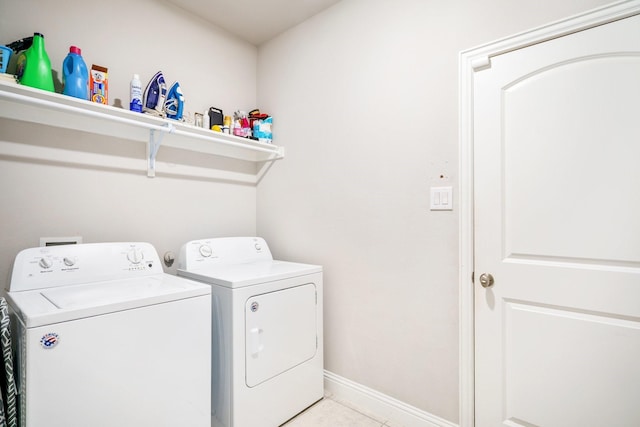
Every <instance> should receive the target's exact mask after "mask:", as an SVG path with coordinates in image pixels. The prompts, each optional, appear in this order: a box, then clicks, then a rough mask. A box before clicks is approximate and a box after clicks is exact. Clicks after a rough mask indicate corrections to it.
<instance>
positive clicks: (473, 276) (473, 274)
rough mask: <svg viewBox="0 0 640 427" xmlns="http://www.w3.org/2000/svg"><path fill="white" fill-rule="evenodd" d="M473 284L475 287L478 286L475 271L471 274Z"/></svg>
mask: <svg viewBox="0 0 640 427" xmlns="http://www.w3.org/2000/svg"><path fill="white" fill-rule="evenodd" d="M471 283H473V284H474V285H475V284H476V272H475V271H472V272H471Z"/></svg>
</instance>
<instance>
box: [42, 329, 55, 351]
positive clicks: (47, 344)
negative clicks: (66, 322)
mask: <svg viewBox="0 0 640 427" xmlns="http://www.w3.org/2000/svg"><path fill="white" fill-rule="evenodd" d="M58 341H59V340H58V334H56V333H55V332H49V333H48V334H46V335H44V336H43V337H42V338H40V345H41V346H42V348H53V347H55V346H56V345H58Z"/></svg>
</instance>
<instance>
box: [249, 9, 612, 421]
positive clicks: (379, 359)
mask: <svg viewBox="0 0 640 427" xmlns="http://www.w3.org/2000/svg"><path fill="white" fill-rule="evenodd" d="M606 3H608V2H607V1H602V0H563V1H557V0H543V1H532V0H529V1H519V2H514V1H510V0H484V1H482V2H478V1H473V0H458V1H449V2H444V1H439V2H436V1H425V0H398V1H393V2H391V1H385V0H343V1H342V2H340V3H338V4H337V5H335V6H334V7H332V8H331V9H329V10H327V11H325V12H324V13H321V14H320V15H317V16H315V17H314V18H312V19H310V20H308V21H307V22H305V23H303V24H301V25H299V26H298V27H296V28H294V29H292V30H290V31H288V32H286V33H284V34H282V35H281V36H279V37H277V38H276V39H274V40H272V41H270V42H268V43H267V44H265V45H263V46H261V47H260V50H259V61H258V101H259V104H260V107H261V108H262V109H264V110H266V111H269V112H270V113H272V114H273V115H274V117H275V118H274V138H275V140H276V143H278V144H281V145H284V146H285V147H286V150H287V152H286V153H287V157H286V160H285V161H284V162H280V163H278V164H276V165H275V166H274V167H273V168H272V170H271V171H270V173H269V175H268V179H265V180H263V182H262V183H261V184H260V186H259V188H258V232H259V233H260V234H261V235H262V236H263V237H265V238H266V239H267V241H269V242H271V243H270V244H271V246H272V250H273V251H274V253H275V254H276V255H277V256H279V257H281V258H289V259H294V260H299V261H305V262H313V263H320V264H323V265H324V268H325V270H324V271H325V302H324V307H325V313H324V315H325V367H326V369H327V370H329V371H331V372H333V373H336V374H338V375H340V376H342V377H346V378H348V379H350V380H352V381H355V382H357V383H360V384H363V385H365V386H367V387H370V388H372V389H375V390H378V391H380V392H382V393H384V394H387V395H389V396H391V397H394V398H396V399H399V400H401V401H403V402H406V403H408V404H410V405H413V406H415V407H417V408H419V409H421V410H423V411H426V412H428V413H431V414H434V415H437V416H439V417H442V418H445V419H447V420H451V421H453V422H456V421H457V420H458V276H457V274H458V273H457V268H458V219H457V215H458V212H457V206H458V205H457V185H458V181H457V176H458V170H457V162H458V145H457V144H458V132H457V129H458V104H457V99H458V90H457V89H458V88H457V82H458V74H457V73H458V68H457V67H458V53H459V52H460V51H461V50H464V49H467V48H471V47H475V46H477V45H479V44H483V43H486V42H490V41H493V40H495V39H498V38H502V37H506V36H509V35H511V34H513V33H516V32H521V31H525V30H528V29H530V28H533V27H536V26H539V25H542V24H546V23H549V22H551V21H554V20H557V19H561V18H564V17H566V16H569V15H572V14H575V13H579V12H582V11H585V10H588V9H591V8H594V7H596V6H599V5H602V4H606ZM439 185H452V186H453V187H454V211H453V212H432V211H430V210H429V187H430V186H439Z"/></svg>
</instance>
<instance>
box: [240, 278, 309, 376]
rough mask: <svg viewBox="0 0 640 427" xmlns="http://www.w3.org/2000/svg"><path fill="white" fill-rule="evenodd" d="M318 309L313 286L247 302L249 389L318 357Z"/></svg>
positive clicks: (279, 292) (270, 293)
mask: <svg viewBox="0 0 640 427" xmlns="http://www.w3.org/2000/svg"><path fill="white" fill-rule="evenodd" d="M316 310H317V299H316V287H315V285H314V284H313V283H308V284H305V285H301V286H296V287H293V288H288V289H283V290H279V291H274V292H269V293H266V294H262V295H255V296H252V297H250V298H249V299H248V300H247V301H246V303H245V328H246V329H245V340H246V341H245V351H246V353H245V363H246V369H247V370H246V383H247V386H248V387H255V386H257V385H259V384H260V383H263V382H264V381H267V380H269V379H270V378H273V377H275V376H277V375H279V374H281V373H282V372H284V371H286V370H288V369H291V368H293V367H295V366H297V365H299V364H301V363H304V362H305V361H307V360H309V359H311V358H313V357H314V356H315V354H316V351H317V345H318V341H317V335H318V334H317V330H318V328H317V322H316Z"/></svg>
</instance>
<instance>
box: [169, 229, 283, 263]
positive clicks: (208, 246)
mask: <svg viewBox="0 0 640 427" xmlns="http://www.w3.org/2000/svg"><path fill="white" fill-rule="evenodd" d="M270 260H273V257H272V256H271V251H270V250H269V246H267V242H265V240H264V239H263V238H261V237H220V238H211V239H202V240H192V241H190V242H187V243H185V244H184V245H183V246H182V248H181V249H180V255H179V257H178V269H181V270H194V269H198V268H202V267H205V266H209V265H213V264H217V265H224V264H243V263H248V262H258V261H270Z"/></svg>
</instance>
